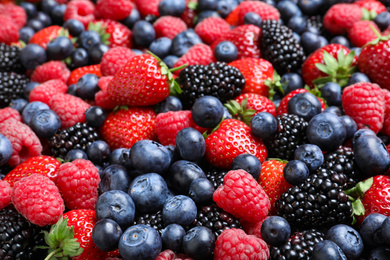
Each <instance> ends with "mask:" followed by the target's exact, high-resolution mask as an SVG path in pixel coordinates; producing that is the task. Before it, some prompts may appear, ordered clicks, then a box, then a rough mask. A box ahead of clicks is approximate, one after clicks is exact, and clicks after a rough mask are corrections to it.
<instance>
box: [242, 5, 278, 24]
mask: <svg viewBox="0 0 390 260" xmlns="http://www.w3.org/2000/svg"><path fill="white" fill-rule="evenodd" d="M238 9H239V13H238V24H239V25H242V24H244V17H245V15H246V14H247V13H249V12H253V13H256V14H258V15H259V16H260V17H261V19H262V20H279V18H280V13H279V11H278V9H276V8H275V7H273V6H272V5H269V4H267V3H264V2H260V1H243V2H241V3H240V4H239V5H238Z"/></svg>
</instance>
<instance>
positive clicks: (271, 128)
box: [251, 112, 278, 140]
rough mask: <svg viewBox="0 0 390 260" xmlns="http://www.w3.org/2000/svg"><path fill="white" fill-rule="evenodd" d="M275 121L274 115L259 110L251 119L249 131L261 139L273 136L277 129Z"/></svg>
mask: <svg viewBox="0 0 390 260" xmlns="http://www.w3.org/2000/svg"><path fill="white" fill-rule="evenodd" d="M277 125H278V123H277V121H276V119H275V117H274V116H273V115H272V114H270V113H268V112H260V113H258V114H256V115H255V116H254V117H253V118H252V120H251V131H252V133H253V134H254V135H255V136H256V137H259V138H261V139H263V140H267V139H268V138H270V137H272V136H274V135H275V134H276V131H277Z"/></svg>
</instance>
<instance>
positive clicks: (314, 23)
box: [306, 15, 325, 35]
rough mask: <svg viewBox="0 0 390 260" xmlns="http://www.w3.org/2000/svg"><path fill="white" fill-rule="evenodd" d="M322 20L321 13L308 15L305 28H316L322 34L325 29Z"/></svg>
mask: <svg viewBox="0 0 390 260" xmlns="http://www.w3.org/2000/svg"><path fill="white" fill-rule="evenodd" d="M322 20H323V17H322V16H321V15H313V16H310V17H308V18H307V19H306V28H309V30H310V28H312V29H314V30H317V31H318V33H319V35H322V34H323V33H324V31H325V29H324V25H323V23H322Z"/></svg>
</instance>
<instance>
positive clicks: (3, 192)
mask: <svg viewBox="0 0 390 260" xmlns="http://www.w3.org/2000/svg"><path fill="white" fill-rule="evenodd" d="M11 196H12V188H11V186H10V185H9V183H8V182H6V181H2V180H0V210H2V209H3V208H5V207H7V206H8V205H9V204H10V203H11Z"/></svg>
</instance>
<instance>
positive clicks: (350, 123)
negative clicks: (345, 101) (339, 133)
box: [340, 115, 358, 140]
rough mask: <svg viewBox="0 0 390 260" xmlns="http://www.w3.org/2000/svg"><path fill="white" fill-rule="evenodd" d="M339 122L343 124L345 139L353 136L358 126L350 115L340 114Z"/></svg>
mask: <svg viewBox="0 0 390 260" xmlns="http://www.w3.org/2000/svg"><path fill="white" fill-rule="evenodd" d="M340 120H341V123H343V125H344V126H345V131H346V136H345V139H346V140H348V139H350V138H352V137H353V135H354V134H355V132H356V131H357V129H358V126H357V124H356V122H355V120H353V119H352V118H351V117H350V116H347V115H344V116H340Z"/></svg>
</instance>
